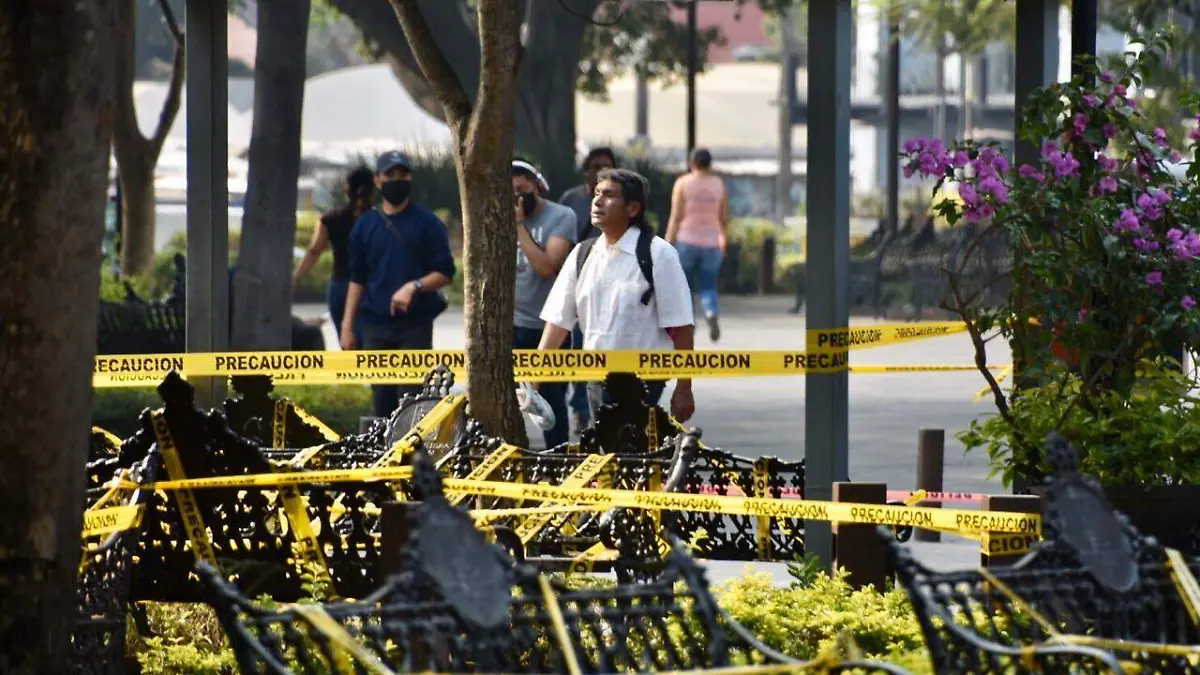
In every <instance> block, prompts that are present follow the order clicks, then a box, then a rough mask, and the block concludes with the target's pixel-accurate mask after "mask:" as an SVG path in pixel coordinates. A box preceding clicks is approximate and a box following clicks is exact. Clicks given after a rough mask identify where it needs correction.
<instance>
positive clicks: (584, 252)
mask: <svg viewBox="0 0 1200 675" xmlns="http://www.w3.org/2000/svg"><path fill="white" fill-rule="evenodd" d="M598 238H599V237H589V238H587V239H584V240H583V241H581V242H579V251H578V252H577V253H576V254H575V280H576V281H578V280H579V275H580V274H582V273H583V263H585V262H587V257H588V256H589V255H591V253H592V247H593V246H595V245H596V239H598Z"/></svg>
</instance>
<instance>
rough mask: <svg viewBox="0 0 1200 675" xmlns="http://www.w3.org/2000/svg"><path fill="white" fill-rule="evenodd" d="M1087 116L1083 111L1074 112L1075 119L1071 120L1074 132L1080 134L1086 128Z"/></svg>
mask: <svg viewBox="0 0 1200 675" xmlns="http://www.w3.org/2000/svg"><path fill="white" fill-rule="evenodd" d="M1087 124H1088V116H1087V115H1085V114H1083V113H1075V119H1074V120H1073V121H1072V126H1074V127H1075V133H1076V134H1078V135H1080V136H1082V135H1083V132H1084V131H1086V130H1087Z"/></svg>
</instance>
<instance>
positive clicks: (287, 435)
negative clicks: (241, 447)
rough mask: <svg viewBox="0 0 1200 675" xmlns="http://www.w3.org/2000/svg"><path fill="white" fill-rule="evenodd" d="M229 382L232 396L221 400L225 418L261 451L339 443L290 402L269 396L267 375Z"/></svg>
mask: <svg viewBox="0 0 1200 675" xmlns="http://www.w3.org/2000/svg"><path fill="white" fill-rule="evenodd" d="M229 381H230V384H231V385H232V387H233V392H234V396H231V397H229V398H227V399H225V417H226V418H227V419H228V421H229V426H230V428H232V429H233V430H234V431H235V432H237V433H238V435H240V436H243V437H245V438H253V439H256V440H257V441H258V444H259V445H261V446H262V447H264V448H309V447H313V446H317V445H324V444H326V443H330V442H333V441H337V440H340V436H338V434H337V433H336V432H334V431H333V430H332V429H330V428H329V427H327V426H325V424H324V423H323V422H321V421H320V420H319V419H316V418H314V417H313V416H312V415H309V414H308V413H306V412H305V411H304V410H302V409H300V408H298V407H296V404H295V403H294V402H293V401H292V400H291V399H289V398H287V397H285V396H278V395H275V394H273V393H272V392H274V390H275V385H274V383H273V382H272V381H271V377H270V376H268V375H243V376H238V377H231V378H229Z"/></svg>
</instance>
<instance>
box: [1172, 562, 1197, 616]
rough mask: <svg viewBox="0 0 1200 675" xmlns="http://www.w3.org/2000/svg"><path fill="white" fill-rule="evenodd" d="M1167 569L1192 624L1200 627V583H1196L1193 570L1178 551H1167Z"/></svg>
mask: <svg viewBox="0 0 1200 675" xmlns="http://www.w3.org/2000/svg"><path fill="white" fill-rule="evenodd" d="M1167 568H1168V569H1169V570H1170V572H1171V580H1172V581H1174V582H1175V589H1176V590H1177V591H1179V598H1180V600H1182V601H1183V606H1184V607H1185V608H1187V613H1188V615H1189V616H1191V617H1192V623H1194V624H1196V625H1200V583H1197V582H1196V577H1195V576H1193V575H1192V570H1190V569H1188V565H1187V561H1186V560H1184V558H1183V554H1182V553H1180V552H1179V551H1178V550H1177V549H1173V548H1168V549H1167Z"/></svg>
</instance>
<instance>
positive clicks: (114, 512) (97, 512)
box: [83, 505, 145, 537]
mask: <svg viewBox="0 0 1200 675" xmlns="http://www.w3.org/2000/svg"><path fill="white" fill-rule="evenodd" d="M144 510H145V509H144V507H142V506H141V505H136V506H110V507H108V508H103V509H94V510H88V511H84V512H83V536H84V537H99V536H103V535H106V534H112V533H113V532H124V531H125V530H131V529H133V528H135V527H137V526H138V525H141V524H142V512H143V511H144Z"/></svg>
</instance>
